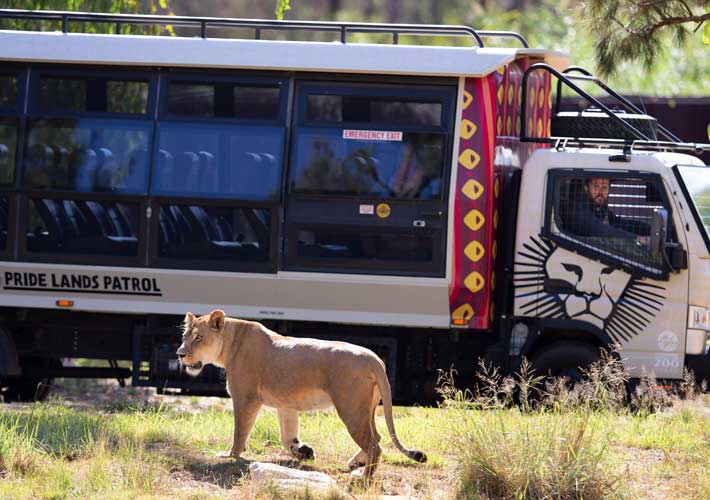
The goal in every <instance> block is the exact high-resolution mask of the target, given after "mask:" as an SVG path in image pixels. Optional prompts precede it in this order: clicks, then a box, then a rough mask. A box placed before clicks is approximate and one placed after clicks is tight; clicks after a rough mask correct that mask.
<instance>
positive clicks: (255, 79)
mask: <svg viewBox="0 0 710 500" xmlns="http://www.w3.org/2000/svg"><path fill="white" fill-rule="evenodd" d="M172 82H177V83H194V84H195V85H209V84H216V83H224V84H233V85H235V86H240V85H241V86H247V87H265V88H278V89H279V94H280V95H279V111H278V116H277V118H276V119H264V120H260V119H254V118H238V117H231V118H230V117H223V116H191V115H174V114H170V113H168V99H167V97H168V85H170V83H172ZM289 88H290V82H289V79H288V78H287V77H286V76H284V75H263V76H251V75H241V74H227V75H225V74H219V73H210V72H189V71H180V72H177V71H176V72H172V71H171V72H164V73H163V74H162V76H161V79H160V102H159V103H158V119H157V121H158V122H183V123H212V124H215V125H216V124H222V125H224V124H241V125H267V124H270V125H271V124H273V125H281V126H283V127H285V128H288V127H287V125H288V124H287V116H288V113H287V107H288V101H289V99H288V94H289Z"/></svg>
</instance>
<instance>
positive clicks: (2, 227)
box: [0, 196, 10, 251]
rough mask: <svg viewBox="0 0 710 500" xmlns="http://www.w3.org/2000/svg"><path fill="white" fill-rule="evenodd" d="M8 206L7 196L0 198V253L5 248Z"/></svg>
mask: <svg viewBox="0 0 710 500" xmlns="http://www.w3.org/2000/svg"><path fill="white" fill-rule="evenodd" d="M9 210H10V204H9V200H8V197H7V196H0V251H2V250H5V249H6V248H7V228H8V221H9Z"/></svg>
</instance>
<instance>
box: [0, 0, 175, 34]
mask: <svg viewBox="0 0 710 500" xmlns="http://www.w3.org/2000/svg"><path fill="white" fill-rule="evenodd" d="M0 7H2V8H6V9H27V10H57V11H70V12H104V13H112V14H172V13H173V12H172V10H171V8H170V0H0ZM82 24H83V26H82V31H84V32H85V33H114V30H115V24H114V23H98V24H97V23H82ZM37 25H39V26H40V28H41V29H44V30H58V29H59V28H60V26H59V22H58V21H39V22H38V21H21V20H17V21H4V22H3V23H2V24H0V28H6V27H7V28H11V29H37ZM122 33H125V34H161V33H168V34H172V28H171V27H169V26H164V27H162V28H160V27H155V26H140V25H126V26H123V27H122Z"/></svg>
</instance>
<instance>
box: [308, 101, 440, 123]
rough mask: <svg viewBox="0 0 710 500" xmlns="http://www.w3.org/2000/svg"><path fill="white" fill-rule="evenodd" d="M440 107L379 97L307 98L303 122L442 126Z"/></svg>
mask: <svg viewBox="0 0 710 500" xmlns="http://www.w3.org/2000/svg"><path fill="white" fill-rule="evenodd" d="M441 113H442V105H441V103H438V102H417V101H406V100H397V99H390V98H382V97H367V96H349V95H326V94H309V95H308V96H307V101H306V120H308V121H327V122H337V123H341V122H357V123H382V124H388V125H423V126H432V127H439V126H441Z"/></svg>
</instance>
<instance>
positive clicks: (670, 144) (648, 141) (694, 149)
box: [520, 63, 710, 154]
mask: <svg viewBox="0 0 710 500" xmlns="http://www.w3.org/2000/svg"><path fill="white" fill-rule="evenodd" d="M534 71H546V72H548V73H550V74H551V75H553V76H555V77H557V102H556V106H555V113H558V112H559V98H560V94H561V90H562V84H563V83H564V84H565V85H566V86H567V87H569V88H571V89H572V90H574V91H575V92H576V93H577V94H578V95H579V96H580V97H583V98H584V99H585V100H587V102H589V103H590V104H592V105H594V106H596V107H598V108H599V109H600V110H601V111H603V112H604V113H606V114H607V115H608V116H609V118H611V119H612V120H613V121H614V122H616V123H617V124H619V125H621V126H623V127H624V128H626V129H627V130H628V131H630V132H631V133H632V134H633V135H635V136H636V137H637V139H635V140H630V139H608V138H583V139H581V138H576V137H530V136H528V135H527V130H526V128H527V127H526V125H527V124H526V119H525V118H526V114H527V96H528V88H527V84H528V78H529V77H530V74H531V73H533V72H534ZM572 72H577V73H581V74H579V75H572V74H570V73H572ZM572 80H582V81H591V82H594V83H596V84H597V85H599V86H600V87H601V88H602V89H604V90H605V91H607V92H608V93H609V94H610V95H611V96H612V97H614V98H615V99H617V100H618V101H619V102H620V103H622V104H623V105H624V106H625V107H626V108H627V109H628V110H631V111H634V112H636V113H640V114H644V113H643V111H641V110H640V109H639V108H637V107H636V106H635V105H634V104H633V103H631V102H630V101H629V100H628V99H626V98H624V97H623V96H621V95H620V94H618V93H617V92H615V91H614V90H612V89H610V88H609V87H608V86H607V85H606V84H604V83H603V82H601V81H600V80H599V79H598V78H596V77H595V76H594V75H592V74H591V73H590V72H589V71H587V70H586V69H584V68H581V67H579V66H571V67H569V68H567V69H566V70H564V71H562V72H559V71H557V70H556V69H555V68H553V67H552V66H550V65H549V64H545V63H536V64H533V65H532V66H530V67H529V68H528V69H527V70H526V71H525V73H524V74H523V81H522V89H523V95H522V97H523V100H522V103H521V110H520V120H521V123H520V141H521V142H535V143H540V144H552V145H553V146H554V147H556V148H560V147H562V148H564V147H566V146H574V147H588V146H592V147H606V148H609V147H614V148H623V149H624V150H627V151H630V150H633V149H644V150H663V151H667V150H672V151H688V152H691V153H694V154H702V153H704V152H710V144H701V143H691V142H683V141H681V140H680V139H678V137H677V136H675V135H674V134H673V133H671V132H670V131H668V130H667V129H666V128H664V127H661V126H660V125H659V130H661V131H662V132H663V135H664V136H666V138H667V139H670V140H668V141H658V140H654V139H652V138H649V137H646V136H645V135H644V134H643V133H642V132H640V131H639V130H638V129H637V128H635V127H634V126H633V125H631V124H630V123H628V122H627V121H625V120H624V119H623V118H622V117H623V114H621V115H617V114H616V113H614V111H612V110H611V109H610V108H609V107H607V106H605V105H604V104H602V103H601V102H600V101H599V100H598V99H596V98H595V97H593V96H591V95H590V94H589V93H587V92H585V91H584V90H582V89H581V88H579V87H578V86H577V85H575V84H574V82H573V81H572Z"/></svg>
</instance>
